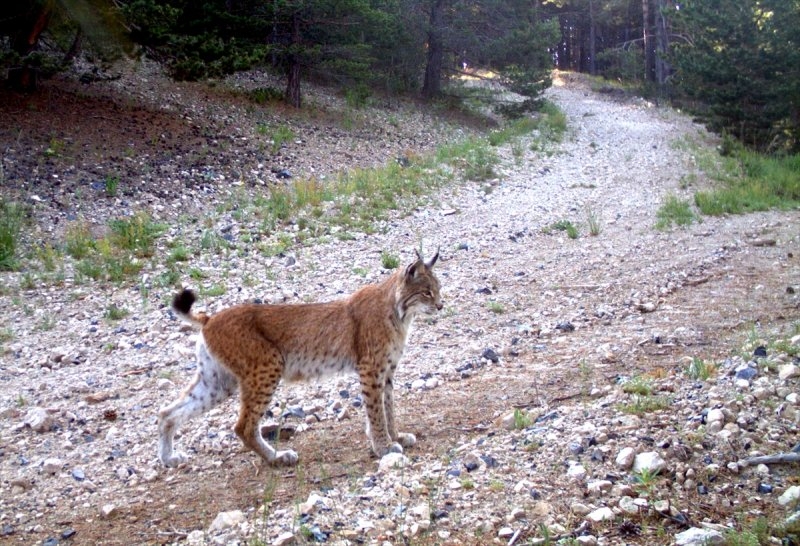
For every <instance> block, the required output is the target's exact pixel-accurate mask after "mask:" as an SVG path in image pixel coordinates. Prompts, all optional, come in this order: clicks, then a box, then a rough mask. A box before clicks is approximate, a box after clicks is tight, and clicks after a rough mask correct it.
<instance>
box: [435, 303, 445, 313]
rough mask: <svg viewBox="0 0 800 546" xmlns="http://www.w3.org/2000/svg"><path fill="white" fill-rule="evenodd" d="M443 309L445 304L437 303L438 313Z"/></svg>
mask: <svg viewBox="0 0 800 546" xmlns="http://www.w3.org/2000/svg"><path fill="white" fill-rule="evenodd" d="M442 307H444V304H443V303H442V302H440V301H437V302H436V310H437V311H441V310H442Z"/></svg>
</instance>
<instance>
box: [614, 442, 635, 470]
mask: <svg viewBox="0 0 800 546" xmlns="http://www.w3.org/2000/svg"><path fill="white" fill-rule="evenodd" d="M635 458H636V450H635V449H633V448H632V447H624V448H622V449H621V450H620V452H619V453H618V454H617V458H616V459H615V463H616V465H617V468H619V469H620V470H629V469H630V468H631V467H632V466H633V461H634V459H635Z"/></svg>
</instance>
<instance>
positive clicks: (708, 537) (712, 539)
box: [675, 527, 725, 546]
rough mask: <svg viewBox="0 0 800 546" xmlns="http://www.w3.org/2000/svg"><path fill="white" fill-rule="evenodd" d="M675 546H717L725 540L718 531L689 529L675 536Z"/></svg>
mask: <svg viewBox="0 0 800 546" xmlns="http://www.w3.org/2000/svg"><path fill="white" fill-rule="evenodd" d="M675 544H676V546H717V545H722V544H725V538H724V537H723V536H722V534H720V533H719V532H718V531H714V530H712V529H700V528H698V527H691V528H689V529H687V530H686V531H682V532H680V533H678V534H677V535H675Z"/></svg>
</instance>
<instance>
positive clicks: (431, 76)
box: [422, 0, 445, 99]
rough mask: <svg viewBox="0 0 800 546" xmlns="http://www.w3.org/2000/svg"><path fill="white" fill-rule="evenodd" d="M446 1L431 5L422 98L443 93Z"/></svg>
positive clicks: (436, 0)
mask: <svg viewBox="0 0 800 546" xmlns="http://www.w3.org/2000/svg"><path fill="white" fill-rule="evenodd" d="M444 3H445V0H434V1H433V3H432V4H431V12H430V28H429V29H428V60H427V63H426V65H425V80H424V81H423V84H422V96H423V97H424V98H426V99H432V98H434V97H436V96H438V95H439V94H440V93H441V92H442V65H443V63H444V37H443V36H442V31H443V28H442V19H443V15H444Z"/></svg>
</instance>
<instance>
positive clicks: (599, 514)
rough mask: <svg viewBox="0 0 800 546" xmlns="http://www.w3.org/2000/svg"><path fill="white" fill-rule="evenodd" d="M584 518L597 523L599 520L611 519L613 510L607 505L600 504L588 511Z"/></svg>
mask: <svg viewBox="0 0 800 546" xmlns="http://www.w3.org/2000/svg"><path fill="white" fill-rule="evenodd" d="M586 519H587V520H589V521H593V522H595V523H599V522H601V521H611V520H613V519H614V511H613V510H612V509H611V508H609V507H608V506H602V507H600V508H598V509H597V510H594V511H592V512H590V513H589V514H588V515H587V516H586Z"/></svg>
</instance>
